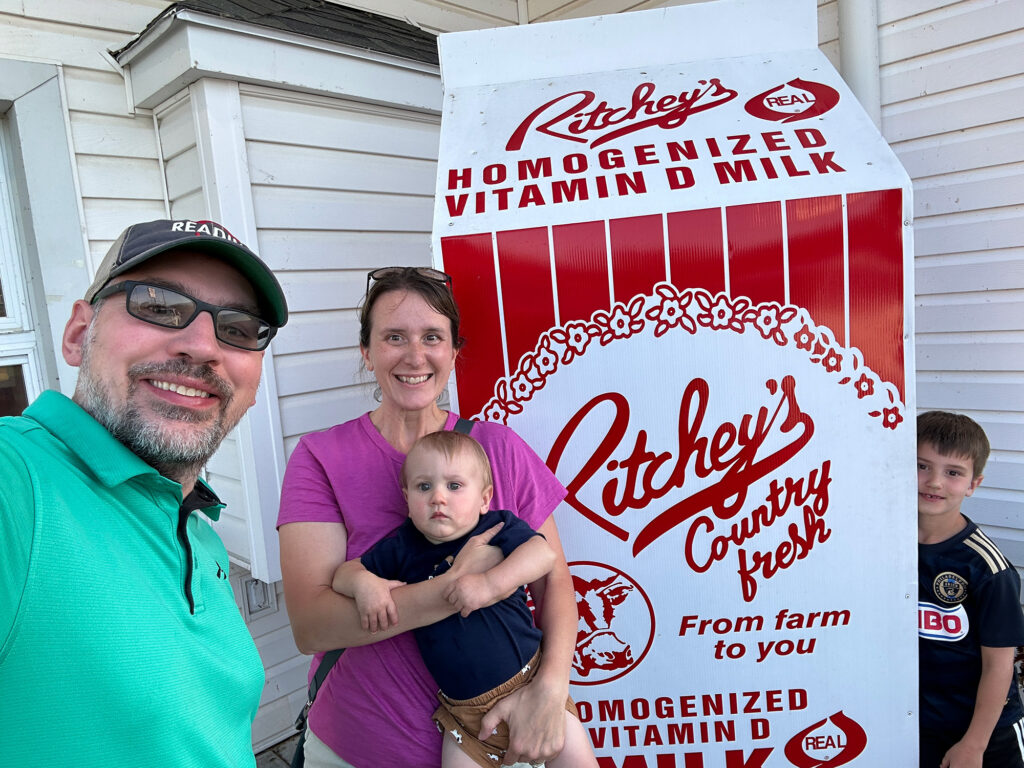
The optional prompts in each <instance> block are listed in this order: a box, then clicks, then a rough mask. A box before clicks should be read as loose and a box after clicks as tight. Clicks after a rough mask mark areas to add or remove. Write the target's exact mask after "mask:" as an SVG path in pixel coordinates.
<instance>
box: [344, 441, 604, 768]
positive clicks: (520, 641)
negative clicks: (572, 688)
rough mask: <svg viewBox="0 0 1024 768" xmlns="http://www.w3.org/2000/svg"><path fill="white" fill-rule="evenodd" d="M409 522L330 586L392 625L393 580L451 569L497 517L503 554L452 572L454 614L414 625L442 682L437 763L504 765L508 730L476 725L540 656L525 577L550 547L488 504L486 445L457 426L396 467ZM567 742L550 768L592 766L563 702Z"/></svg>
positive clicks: (548, 557)
mask: <svg viewBox="0 0 1024 768" xmlns="http://www.w3.org/2000/svg"><path fill="white" fill-rule="evenodd" d="M401 482H402V492H403V494H404V495H405V498H406V500H407V502H408V504H409V519H408V520H407V521H406V523H405V524H404V525H402V526H400V527H399V528H398V529H397V530H396V531H395V532H394V533H392V534H391V535H389V536H388V537H386V538H385V539H383V540H381V541H379V542H378V543H377V544H376V545H374V547H373V548H371V549H370V550H369V551H368V552H366V553H365V554H363V556H362V557H361V558H359V559H356V560H350V561H348V562H347V563H344V564H343V565H342V566H340V567H339V568H338V570H337V572H336V573H335V576H334V583H333V588H334V590H335V591H336V592H339V593H341V594H343V595H348V596H349V597H352V598H354V599H355V601H356V605H357V607H358V609H359V612H360V614H361V616H362V619H363V626H364V627H366V628H367V629H369V630H371V631H374V630H377V629H385V628H387V627H390V626H392V625H394V624H396V623H397V622H398V615H397V609H396V607H395V604H394V602H393V601H392V599H391V589H392V588H394V587H396V586H398V585H400V584H403V583H408V582H416V581H422V580H424V579H429V578H432V577H434V576H436V575H440V574H442V573H444V572H445V571H447V570H448V568H449V567H450V566H451V563H452V562H453V560H454V558H455V556H456V555H457V554H458V553H459V551H460V550H461V549H462V547H463V545H465V543H466V541H467V540H468V539H469V538H470V537H472V536H474V535H476V534H478V533H481V532H483V531H485V530H488V529H490V528H492V527H493V526H495V525H499V524H500V525H501V526H502V527H501V529H500V530H499V532H498V533H497V535H495V537H494V538H493V539H491V542H490V543H491V545H493V546H497V547H499V548H500V549H501V551H502V553H503V554H504V555H505V560H504V561H503V562H502V563H501V564H499V565H498V566H496V567H494V568H492V569H491V570H490V571H487V572H486V573H481V574H470V575H466V576H462V577H460V578H459V579H458V580H457V581H456V582H455V583H454V584H452V586H451V587H450V588H449V591H448V593H447V594H446V598H447V599H448V600H449V602H450V603H451V604H452V605H454V606H455V607H456V608H457V610H458V613H456V614H454V615H452V616H449V617H448V618H447V619H444V620H442V621H439V622H437V623H436V624H432V625H429V626H426V627H421V628H419V629H416V630H413V632H414V635H415V637H416V642H417V644H418V645H419V649H420V653H421V654H422V655H423V660H424V662H425V663H426V665H427V669H429V670H430V673H431V674H432V675H433V676H434V679H435V680H436V681H437V683H438V685H439V686H440V688H441V690H440V691H439V692H438V698H439V699H440V702H441V705H440V706H439V707H438V708H437V711H435V712H434V715H433V717H434V722H436V723H437V725H438V728H439V729H441V730H442V732H444V733H445V738H444V746H443V749H442V756H441V763H442V766H443V768H472V766H474V765H482V766H497V765H501V764H502V760H503V758H504V754H505V750H506V748H507V747H508V727H507V725H506V724H505V723H501V724H500V726H499V728H498V729H496V730H495V731H494V732H493V733H492V734H491V735H490V736H489V737H488V738H486V739H485V740H483V741H481V740H480V739H478V738H477V734H478V733H479V731H480V730H481V721H482V720H483V717H484V715H486V714H487V712H488V710H489V709H490V708H491V707H492V706H493V705H494V704H495V703H496V702H497V701H498V700H500V699H501V698H503V697H505V696H507V695H509V694H510V693H512V692H513V691H515V690H517V689H518V688H520V687H522V686H523V685H526V684H527V683H528V682H529V681H530V680H531V679H532V677H533V675H534V674H535V673H536V670H537V668H538V666H539V664H540V639H541V631H540V630H539V629H538V628H537V627H536V626H535V625H534V623H533V617H532V615H531V612H530V609H529V607H528V606H527V604H526V591H525V589H524V588H523V586H522V585H523V584H532V583H536V582H540V581H541V580H542V579H544V578H546V576H547V574H548V573H549V572H550V571H551V568H552V566H553V564H554V561H555V554H554V552H553V551H552V550H551V548H550V547H549V546H548V544H547V542H546V541H545V539H544V537H543V536H542V535H540V534H539V533H537V532H536V531H534V530H533V529H531V528H530V527H529V526H528V525H527V524H526V523H525V522H523V521H522V520H520V519H519V518H518V517H516V516H515V515H513V514H512V513H511V512H507V511H489V510H488V505H489V504H490V501H491V494H492V493H493V485H492V480H491V467H490V463H489V462H488V460H487V455H486V454H485V453H484V450H483V448H481V446H480V444H479V443H477V442H476V440H474V439H473V438H471V437H469V436H468V435H465V434H461V433H459V432H434V433H432V434H428V435H425V436H424V437H422V438H420V439H419V440H418V441H417V442H416V444H415V445H414V446H413V447H412V450H410V451H409V454H408V456H407V457H406V460H405V464H404V465H403V467H402V475H401ZM566 710H567V711H566V714H565V718H566V725H565V746H564V748H563V749H562V752H561V753H560V754H559V755H558V757H557V758H555V759H553V760H551V761H549V763H548V765H549V766H551V768H591V767H593V768H596V766H597V760H596V758H595V757H594V753H593V750H592V749H591V746H590V742H589V740H588V739H587V735H586V731H585V730H584V728H583V725H582V724H581V723H580V721H579V719H578V716H577V713H576V707H575V705H574V704H573V703H572V700H571V699H570V700H568V701H567V702H566Z"/></svg>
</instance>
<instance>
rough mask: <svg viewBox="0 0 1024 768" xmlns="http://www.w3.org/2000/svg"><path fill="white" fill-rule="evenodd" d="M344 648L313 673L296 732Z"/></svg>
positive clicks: (462, 428) (462, 425)
mask: <svg viewBox="0 0 1024 768" xmlns="http://www.w3.org/2000/svg"><path fill="white" fill-rule="evenodd" d="M473 423H474V422H472V421H470V420H469V419H464V418H462V417H461V416H460V417H459V420H458V421H457V422H455V427H454V430H455V431H456V432H461V433H462V434H464V435H468V434H469V433H470V432H471V431H472V429H473ZM344 651H345V649H344V648H339V649H337V650H335V651H328V652H327V653H325V654H324V655H323V658H322V659H320V665H319V666H318V667H317V668H316V672H315V673H313V679H312V680H310V682H309V688H308V689H307V691H306V706H304V707H303V708H302V711H301V712H299V716H298V717H296V718H295V730H297V731H301V730H303V729H304V728H305V727H306V718H308V717H309V708H310V707H312V706H313V700H314V699H316V692H317V691H319V690H320V686H321V685H323V684H324V680H326V679H327V675H328V673H329V672H330V671H331V667H333V666H334V665H335V664H336V663H337V662H338V659H339V658H341V654H342V653H344Z"/></svg>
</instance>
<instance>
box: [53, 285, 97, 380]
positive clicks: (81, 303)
mask: <svg viewBox="0 0 1024 768" xmlns="http://www.w3.org/2000/svg"><path fill="white" fill-rule="evenodd" d="M95 314H96V308H95V307H94V306H93V305H92V304H90V303H89V302H87V301H85V300H84V299H79V300H78V301H76V302H75V303H74V304H72V305H71V318H70V319H69V320H68V324H67V325H65V326H64V337H63V339H62V341H61V348H60V350H61V353H62V354H63V355H64V360H65V362H67V364H68V365H72V366H74V367H75V368H77V367H78V366H80V365H81V364H82V349H83V348H84V347H85V340H86V337H87V336H88V335H89V324H90V323H91V322H92V319H93V317H94V316H95Z"/></svg>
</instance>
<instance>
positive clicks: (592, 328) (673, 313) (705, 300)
mask: <svg viewBox="0 0 1024 768" xmlns="http://www.w3.org/2000/svg"><path fill="white" fill-rule="evenodd" d="M651 326H653V331H654V336H655V338H660V337H661V336H664V335H665V334H667V333H688V334H691V335H693V334H696V333H697V331H698V329H707V330H712V331H724V332H730V333H740V334H742V333H757V334H760V336H761V337H762V338H763V339H764V340H765V341H770V342H773V343H774V344H777V345H778V346H780V347H785V346H790V345H795V346H796V348H797V349H798V350H802V351H803V352H806V353H807V357H808V360H810V362H812V363H815V364H818V365H820V366H821V367H822V368H823V369H824V370H825V372H826V373H828V374H831V375H833V377H834V378H835V383H836V384H837V385H839V386H843V387H848V388H849V389H850V390H851V392H852V393H855V394H856V397H857V401H858V402H863V403H864V406H865V407H866V408H867V413H868V415H869V416H871V417H873V418H878V419H880V420H881V423H882V426H883V427H885V428H886V429H896V427H897V426H899V424H900V423H901V422H902V421H903V409H904V405H903V403H902V402H901V401H900V400H899V396H898V395H899V391H898V389H897V388H896V387H895V386H894V385H893V384H891V383H890V382H887V381H883V380H882V379H880V378H879V377H878V376H877V375H876V374H875V373H874V372H873V371H872V370H871V369H870V368H868V367H867V366H865V365H864V362H863V357H862V354H861V352H860V350H859V349H857V348H856V347H843V346H841V345H839V344H837V343H836V340H835V337H834V336H833V334H832V331H831V330H830V329H828V328H827V327H825V326H819V325H816V324H815V323H814V321H813V320H812V319H811V318H810V315H809V314H808V312H807V310H805V309H803V308H801V307H794V306H783V305H781V304H778V303H776V302H766V303H762V304H753V303H752V302H751V300H750V299H748V298H746V297H743V296H739V297H736V298H732V297H729V296H727V295H726V294H724V293H719V294H717V295H713V294H711V293H708V292H707V291H705V290H703V289H699V288H687V289H683V290H680V289H678V288H676V287H675V286H674V285H672V284H670V283H658V284H657V285H655V286H654V293H653V294H651V295H647V296H644V295H638V296H635V297H633V298H632V299H631V300H630V301H629V303H627V304H623V303H618V302H617V303H616V304H615V305H614V306H613V307H612V308H611V309H610V310H608V311H605V310H598V311H596V312H594V313H593V315H591V317H590V320H572V321H569V322H567V323H564V324H563V325H561V326H559V327H557V328H551V329H550V330H548V331H546V332H545V333H544V334H542V335H541V337H540V339H539V340H538V342H537V346H536V347H535V348H534V350H533V351H532V352H530V353H528V354H525V355H523V356H522V357H521V358H520V360H519V366H518V367H517V368H516V370H515V372H514V373H513V374H512V375H510V376H506V377H504V378H502V379H499V380H498V382H497V383H496V384H495V387H494V397H492V398H491V400H490V401H489V402H488V403H487V405H486V406H484V408H483V410H482V411H481V412H480V413H479V414H477V417H478V418H483V419H486V420H487V421H497V422H500V423H503V424H504V423H505V422H506V420H507V418H508V417H509V415H513V414H518V413H522V410H523V403H525V402H527V401H529V400H530V399H531V398H532V397H533V393H534V392H536V391H537V390H539V389H543V387H544V384H545V382H546V381H547V378H548V377H549V376H550V375H551V374H553V373H554V372H555V371H557V370H558V369H559V368H562V367H565V366H568V365H571V364H572V362H573V361H574V360H575V359H576V358H578V357H581V356H582V355H583V354H584V353H585V352H586V351H587V349H588V348H589V347H591V345H598V346H602V347H603V346H607V345H608V344H613V343H616V342H618V341H621V340H623V339H628V338H630V337H631V336H635V335H637V334H639V333H641V332H643V331H644V330H646V329H647V328H649V327H651Z"/></svg>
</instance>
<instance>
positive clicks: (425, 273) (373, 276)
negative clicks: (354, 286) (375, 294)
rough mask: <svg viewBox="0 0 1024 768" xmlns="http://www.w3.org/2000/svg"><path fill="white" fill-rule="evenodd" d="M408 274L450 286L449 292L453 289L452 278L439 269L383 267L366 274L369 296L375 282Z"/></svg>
mask: <svg viewBox="0 0 1024 768" xmlns="http://www.w3.org/2000/svg"><path fill="white" fill-rule="evenodd" d="M406 272H412V273H413V274H415V275H418V276H419V277H422V278H425V279H427V280H430V281H431V282H434V283H441V284H442V285H446V286H448V290H449V291H450V290H451V289H452V276H451V275H449V274H446V273H444V272H442V271H441V270H439V269H432V268H430V267H381V268H380V269H374V270H371V271H370V272H367V273H366V293H367V294H368V293H369V292H370V283H372V282H374V281H375V280H385V279H387V278H389V277H398V276H400V275H403V274H405V273H406Z"/></svg>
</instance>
